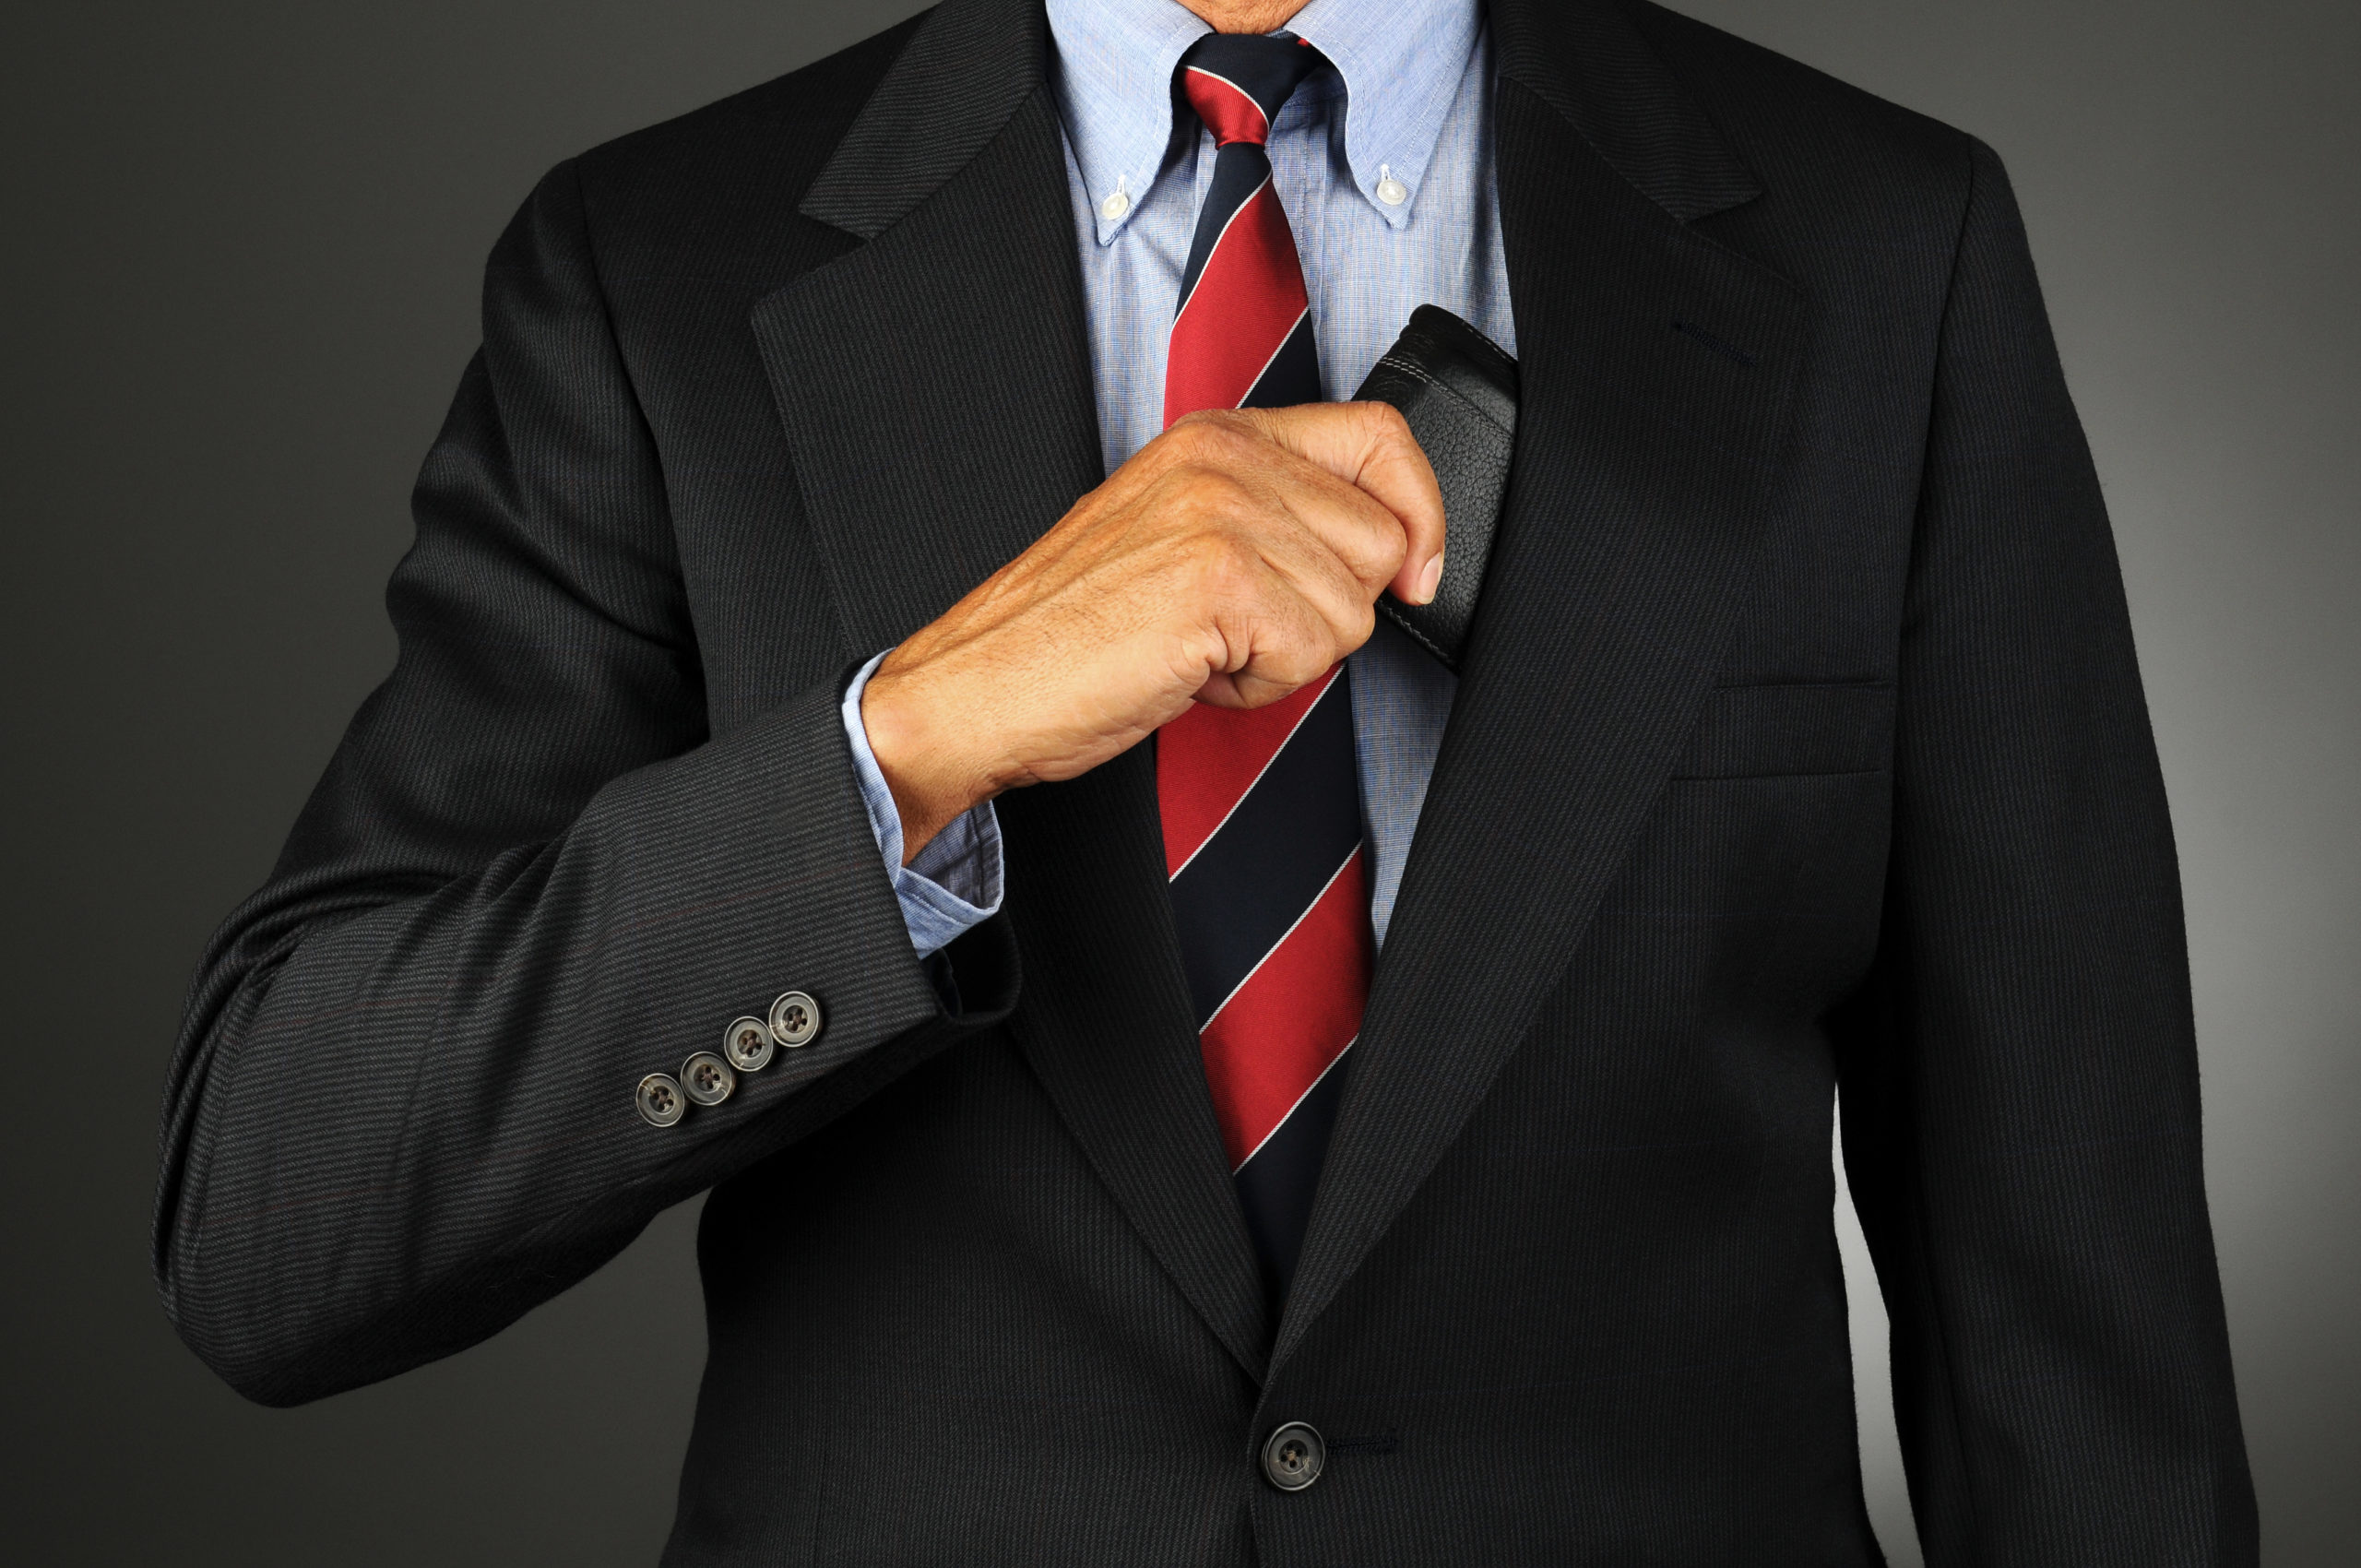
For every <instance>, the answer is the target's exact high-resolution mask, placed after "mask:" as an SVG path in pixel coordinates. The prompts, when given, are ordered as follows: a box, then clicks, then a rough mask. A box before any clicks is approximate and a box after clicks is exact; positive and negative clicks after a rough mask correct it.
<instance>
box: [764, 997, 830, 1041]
mask: <svg viewBox="0 0 2361 1568" xmlns="http://www.w3.org/2000/svg"><path fill="white" fill-rule="evenodd" d="M770 1026H771V1038H772V1039H775V1040H777V1041H778V1042H779V1044H781V1045H785V1046H798V1045H810V1044H811V1043H812V1042H813V1040H814V1039H818V1038H819V1035H820V1004H818V1003H817V1002H814V1001H813V1000H812V997H811V995H810V993H809V992H801V991H790V992H788V993H787V994H786V995H784V996H782V997H780V998H779V999H778V1000H777V1002H774V1003H772V1004H771V1016H770Z"/></svg>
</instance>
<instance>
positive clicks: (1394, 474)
mask: <svg viewBox="0 0 2361 1568" xmlns="http://www.w3.org/2000/svg"><path fill="white" fill-rule="evenodd" d="M1442 546H1443V523H1442V493H1440V492H1439V491H1438V490H1437V489H1436V487H1435V476H1434V470H1433V469H1431V468H1430V467H1429V466H1428V464H1427V458H1426V454H1425V453H1423V452H1421V451H1419V450H1418V442H1417V441H1416V440H1414V439H1412V437H1411V435H1410V431H1409V427H1408V426H1407V425H1406V424H1404V423H1403V422H1402V416H1401V415H1400V414H1398V413H1396V412H1395V411H1394V410H1393V409H1391V408H1389V407H1387V406H1386V405H1385V404H1382V403H1308V404H1305V405H1303V406H1301V407H1299V408H1292V409H1243V410H1237V411H1235V412H1208V413H1200V414H1192V415H1190V416H1189V417H1188V418H1187V419H1184V420H1182V421H1181V422H1179V423H1178V424H1175V425H1174V426H1173V427H1172V428H1171V429H1170V430H1168V431H1166V432H1165V433H1164V434H1162V435H1160V436H1158V437H1157V438H1156V439H1155V440H1154V441H1151V442H1149V443H1148V444H1147V445H1145V446H1144V447H1142V448H1141V449H1140V451H1139V453H1138V454H1137V455H1136V456H1135V457H1133V458H1132V460H1131V461H1130V462H1128V463H1125V464H1124V465H1123V466H1122V467H1121V469H1117V470H1116V471H1115V473H1114V474H1113V475H1112V476H1111V477H1109V479H1108V481H1107V482H1106V483H1104V484H1102V485H1100V486H1099V487H1098V488H1097V489H1096V490H1094V491H1092V492H1091V493H1089V494H1087V495H1086V496H1084V497H1083V498H1082V499H1081V500H1080V501H1079V502H1076V503H1075V504H1074V509H1073V510H1072V511H1070V512H1068V513H1067V514H1066V515H1065V517H1062V519H1060V520H1059V522H1058V525H1057V527H1055V528H1053V529H1050V531H1049V532H1048V533H1046V534H1044V535H1043V536H1042V537H1041V538H1040V539H1039V540H1037V541H1036V542H1035V543H1034V545H1033V547H1032V548H1031V549H1029V550H1027V551H1026V552H1025V553H1024V554H1022V555H1020V556H1018V557H1017V558H1016V559H1015V560H1014V561H1012V562H1010V563H1009V564H1007V565H1005V566H1003V567H1002V568H1001V569H1000V570H999V571H997V572H995V573H993V574H992V575H991V576H990V577H989V578H987V579H985V581H984V582H983V583H982V584H981V585H979V587H978V588H976V590H975V591H974V592H972V593H970V594H968V595H967V598H965V599H963V600H960V601H959V602H958V603H957V604H955V605H953V606H952V607H951V609H950V610H949V611H948V612H945V613H944V614H943V617H942V618H941V619H940V620H938V621H935V622H934V623H933V624H931V625H928V626H926V627H924V628H923V629H921V630H920V631H919V632H918V633H917V634H916V635H914V636H911V637H910V638H909V640H908V641H907V642H905V643H903V644H902V645H901V646H900V647H897V648H896V649H895V650H894V651H893V653H891V654H890V655H888V656H887V658H886V659H885V661H884V663H883V664H881V665H880V666H879V667H878V669H877V672H876V674H874V675H873V676H872V677H871V678H870V682H869V686H868V689H867V690H866V691H865V692H864V693H863V694H862V696H861V709H860V712H861V723H862V725H863V726H864V727H865V728H866V729H867V731H869V743H870V748H871V750H872V751H873V752H874V753H875V754H876V755H877V763H878V766H879V767H880V768H881V769H882V770H883V771H884V775H885V782H886V784H887V785H888V786H889V787H890V788H891V789H892V790H893V791H894V803H895V805H896V808H897V809H898V810H899V811H900V813H901V815H902V831H903V843H904V845H905V850H904V852H905V854H907V855H913V856H914V855H916V854H917V853H918V852H919V849H923V848H924V847H925V846H926V844H927V842H928V840H930V839H931V838H932V837H934V836H935V835H936V834H937V833H940V832H941V831H942V830H943V828H944V827H945V826H949V824H950V823H951V822H952V821H953V820H954V819H955V818H956V817H957V816H958V815H959V814H960V813H962V812H964V811H967V809H968V808H969V807H971V806H973V805H975V804H976V803H977V802H979V801H986V800H990V799H991V797H992V796H994V795H997V794H999V793H1001V792H1002V791H1003V790H1012V789H1014V788H1016V787H1017V786H1019V785H1023V784H1033V783H1038V782H1040V781H1042V780H1044V779H1055V778H1073V777H1074V776H1075V775H1076V774H1079V773H1086V772H1087V771H1089V770H1090V769H1091V768H1093V767H1096V766H1098V765H1099V764H1100V763H1102V762H1105V761H1106V760H1107V759H1108V758H1109V757H1111V756H1114V755H1116V754H1119V753H1121V752H1123V751H1125V750H1127V749H1128V748H1129V747H1131V746H1132V745H1133V744H1134V743H1136V742H1138V741H1139V740H1140V739H1141V737H1143V736H1145V735H1146V734H1147V733H1148V732H1149V731H1153V730H1155V729H1156V728H1157V726H1158V725H1161V724H1163V723H1165V722H1167V721H1168V720H1169V719H1173V718H1175V717H1177V716H1178V715H1179V714H1180V713H1181V711H1182V710H1183V709H1185V708H1186V707H1188V706H1189V704H1190V703H1191V702H1192V701H1194V702H1209V703H1214V704H1216V705H1218V706H1220V707H1262V706H1263V705H1264V704H1265V703H1271V702H1275V701H1277V700H1278V699H1279V698H1281V697H1283V696H1285V695H1287V694H1288V693H1289V692H1292V691H1294V690H1295V689H1296V688H1297V687H1298V686H1300V685H1302V684H1303V683H1306V682H1307V681H1311V680H1313V679H1315V678H1316V677H1318V676H1319V675H1320V674H1321V673H1322V672H1323V671H1325V670H1327V669H1328V668H1329V666H1331V665H1333V664H1335V662H1336V661H1337V660H1338V659H1342V658H1344V657H1345V656H1346V655H1347V654H1348V653H1350V652H1352V651H1353V650H1354V649H1355V648H1357V647H1360V646H1361V644H1362V643H1364V642H1366V641H1368V640H1369V635H1370V630H1371V629H1372V627H1373V626H1374V624H1375V612H1374V611H1373V610H1372V609H1371V606H1372V605H1374V604H1375V602H1376V600H1377V596H1378V595H1379V594H1380V593H1381V592H1382V591H1384V590H1385V589H1386V588H1389V587H1390V588H1393V589H1394V594H1395V595H1396V596H1397V597H1398V598H1401V599H1403V600H1407V601H1408V602H1410V603H1413V604H1424V603H1426V602H1427V601H1428V600H1430V599H1432V598H1433V597H1434V592H1435V585H1436V583H1437V582H1439V581H1440V580H1441V579H1442Z"/></svg>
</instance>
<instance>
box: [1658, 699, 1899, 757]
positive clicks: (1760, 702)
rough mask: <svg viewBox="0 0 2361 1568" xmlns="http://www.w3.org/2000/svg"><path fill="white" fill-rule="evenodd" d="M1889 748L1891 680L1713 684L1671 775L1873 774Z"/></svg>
mask: <svg viewBox="0 0 2361 1568" xmlns="http://www.w3.org/2000/svg"><path fill="white" fill-rule="evenodd" d="M1892 747H1893V687H1892V684H1891V683H1886V682H1882V681H1876V682H1860V683H1826V684H1810V685H1800V684H1798V685H1772V686H1716V687H1714V690H1713V692H1712V693H1711V694H1710V695H1707V697H1706V699H1705V709H1704V712H1703V713H1702V714H1700V715H1699V716H1698V719H1697V728H1696V730H1695V731H1693V732H1692V733H1691V735H1690V737H1689V744H1688V746H1687V748H1686V749H1685V750H1683V751H1682V753H1681V755H1680V761H1679V764H1678V765H1677V766H1675V767H1674V768H1673V770H1672V776H1673V777H1674V778H1777V777H1782V776H1788V775H1796V774H1814V773H1871V772H1875V771H1877V770H1879V769H1880V768H1883V767H1885V766H1887V765H1888V763H1889V761H1890V760H1891V754H1892Z"/></svg>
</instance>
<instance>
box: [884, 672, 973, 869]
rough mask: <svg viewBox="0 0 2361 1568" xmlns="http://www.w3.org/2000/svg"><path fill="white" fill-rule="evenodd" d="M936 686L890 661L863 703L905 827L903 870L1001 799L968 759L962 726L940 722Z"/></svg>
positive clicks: (886, 782)
mask: <svg viewBox="0 0 2361 1568" xmlns="http://www.w3.org/2000/svg"><path fill="white" fill-rule="evenodd" d="M938 707H939V705H938V704H937V703H936V702H935V701H934V700H933V695H932V694H931V691H930V690H929V685H928V683H927V682H926V681H925V680H924V679H923V678H920V677H917V676H914V674H913V672H911V671H907V670H896V669H895V668H894V660H893V659H891V658H888V659H886V661H885V663H884V664H883V665H881V666H880V667H879V668H878V671H877V672H876V673H875V674H874V675H872V676H871V677H870V679H869V684H868V685H867V687H866V688H864V689H863V690H862V692H861V695H860V723H861V728H862V730H863V731H865V732H866V733H867V736H868V739H869V750H870V754H872V756H874V757H875V758H876V759H877V770H878V772H879V773H881V774H883V775H884V778H885V788H886V789H887V790H888V791H890V792H891V793H892V795H893V797H894V810H895V812H896V814H898V815H899V816H900V818H901V821H902V863H903V864H904V865H908V864H909V863H910V861H913V860H915V859H917V857H918V854H919V850H921V849H925V848H926V847H927V845H928V844H929V843H931V842H932V841H933V839H934V837H935V836H936V835H937V834H939V833H941V832H942V831H943V829H944V828H946V827H948V826H951V825H952V824H953V823H954V822H955V821H957V820H958V819H959V817H960V816H961V814H964V813H966V812H967V811H969V810H971V809H973V808H974V807H975V806H976V805H978V804H979V803H980V802H984V801H988V800H990V799H991V797H992V796H993V795H994V794H996V793H998V792H999V791H998V790H996V789H995V788H994V787H993V786H992V784H991V779H990V777H989V775H988V773H987V772H986V771H985V770H984V769H982V768H980V767H978V766H975V765H974V764H973V763H972V762H971V761H969V760H968V759H967V758H966V757H965V756H964V754H962V750H961V748H960V747H959V745H958V744H957V742H958V741H959V740H960V739H961V737H960V734H959V731H960V730H961V729H962V728H964V727H962V726H958V725H955V724H946V723H943V722H942V721H941V719H939V718H938V717H937V709H938Z"/></svg>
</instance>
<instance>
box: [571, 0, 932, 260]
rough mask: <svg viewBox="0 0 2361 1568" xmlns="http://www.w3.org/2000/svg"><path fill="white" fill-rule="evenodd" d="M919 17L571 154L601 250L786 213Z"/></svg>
mask: <svg viewBox="0 0 2361 1568" xmlns="http://www.w3.org/2000/svg"><path fill="white" fill-rule="evenodd" d="M929 14H930V13H928V12H923V11H922V12H920V13H919V14H918V15H917V16H914V17H911V18H908V19H907V20H905V21H902V22H899V23H897V24H896V25H895V26H893V27H891V28H888V29H886V30H884V31H883V32H880V33H876V34H874V35H872V36H871V37H869V38H866V39H863V40H861V41H860V42H858V43H855V44H853V45H851V46H850V47H849V48H847V49H842V50H839V51H838V52H836V53H834V54H831V55H828V56H826V57H825V58H824V59H821V60H817V61H814V62H813V63H812V64H811V65H805V66H803V67H802V68H801V69H800V70H795V71H791V72H789V73H788V74H787V75H785V76H782V77H775V78H773V79H772V80H770V81H766V82H764V83H763V84H761V85H760V86H758V87H753V88H749V89H746V90H744V91H742V92H738V93H733V94H731V95H730V97H728V98H724V99H721V100H719V101H717V102H713V103H709V104H706V106H704V107H703V108H700V109H695V110H692V111H690V112H689V113H686V114H682V115H680V116H678V117H677V118H674V119H670V120H666V121H663V122H661V123H659V124H658V125H650V126H647V128H645V129H642V130H637V131H633V132H631V133H629V134H628V135H625V136H622V137H616V138H615V139H614V140H612V141H610V142H606V143H603V144H601V145H600V146H598V147H595V148H591V149H590V150H588V151H587V152H585V153H583V154H581V155H580V156H579V157H578V158H576V159H575V160H574V162H575V168H576V171H577V172H578V176H579V178H580V180H581V183H582V189H583V192H584V200H585V202H586V205H587V207H588V208H589V209H590V212H589V216H590V218H591V220H592V223H593V227H594V228H595V229H596V230H597V231H599V233H600V234H601V236H602V238H603V239H604V240H607V241H612V240H615V239H619V238H623V239H628V238H634V237H645V238H649V239H654V238H658V236H662V235H667V234H670V235H672V236H674V237H678V236H679V235H680V234H681V233H682V225H685V226H686V228H687V229H688V230H689V231H692V232H694V231H698V230H705V229H708V228H709V227H710V226H711V225H712V223H713V222H714V221H715V220H717V219H720V218H723V217H724V216H725V215H728V214H730V213H733V212H734V213H739V214H744V215H749V216H751V215H754V214H760V215H763V216H764V217H766V218H771V219H775V218H776V216H777V214H778V213H779V212H780V211H781V210H782V209H784V210H785V211H788V212H792V211H794V209H795V207H796V204H797V203H798V202H800V201H801V199H802V196H803V193H804V191H805V190H806V189H807V188H808V187H809V186H810V185H811V184H812V182H813V179H814V178H815V177H817V175H818V174H819V172H820V171H821V170H822V169H823V168H824V167H825V166H826V164H827V161H828V159H829V157H830V155H832V154H833V153H834V152H835V151H836V145H837V143H838V142H840V141H842V140H843V139H844V136H845V133H846V132H847V131H848V130H849V129H850V128H851V126H852V123H853V121H854V120H855V119H856V118H857V117H858V116H859V114H860V110H861V106H862V105H863V104H864V103H866V102H867V101H869V98H870V95H871V94H872V92H873V91H875V89H876V88H877V84H878V83H879V81H881V80H882V79H883V78H884V75H885V73H886V70H887V69H888V68H889V67H890V66H891V65H893V63H894V61H895V59H896V57H897V56H899V55H900V53H901V52H902V50H903V47H904V46H905V45H906V44H908V42H909V40H910V37H911V35H912V34H913V33H915V32H916V31H917V30H918V29H919V25H920V24H921V23H923V22H924V21H925V20H926V18H927V16H928V15H929Z"/></svg>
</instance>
